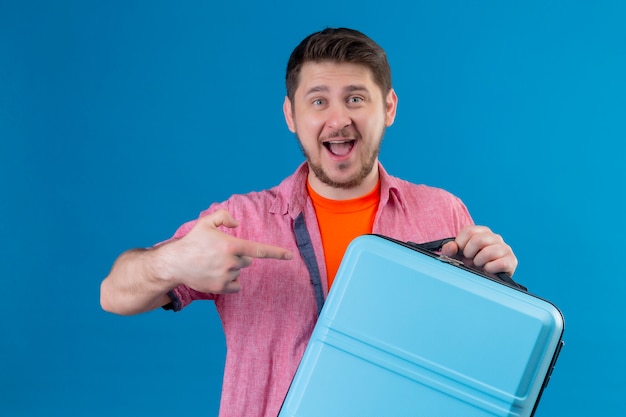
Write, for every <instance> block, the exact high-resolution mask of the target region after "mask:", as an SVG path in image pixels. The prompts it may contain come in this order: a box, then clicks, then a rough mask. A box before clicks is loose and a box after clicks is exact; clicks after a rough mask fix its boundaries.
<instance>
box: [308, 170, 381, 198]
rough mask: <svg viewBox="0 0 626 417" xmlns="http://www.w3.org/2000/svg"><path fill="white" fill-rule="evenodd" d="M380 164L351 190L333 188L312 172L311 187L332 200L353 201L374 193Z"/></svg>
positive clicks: (310, 177)
mask: <svg viewBox="0 0 626 417" xmlns="http://www.w3.org/2000/svg"><path fill="white" fill-rule="evenodd" d="M378 178H379V173H378V164H376V165H374V169H372V171H371V172H370V173H369V174H368V175H367V176H366V177H365V178H363V181H361V182H360V183H359V184H358V185H355V186H354V187H350V188H340V187H333V186H331V185H328V184H326V183H324V182H322V181H320V179H319V178H317V176H315V174H314V173H313V171H312V170H309V178H308V180H309V185H310V186H311V188H312V189H313V191H315V192H316V193H317V194H319V195H320V196H322V197H324V198H328V199H330V200H351V199H353V198H359V197H362V196H364V195H366V194H367V193H369V192H370V191H372V190H373V189H374V188H375V187H376V185H377V184H378Z"/></svg>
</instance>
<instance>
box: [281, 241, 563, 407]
mask: <svg viewBox="0 0 626 417" xmlns="http://www.w3.org/2000/svg"><path fill="white" fill-rule="evenodd" d="M563 329H564V322H563V316H562V314H561V312H560V311H559V310H558V308H557V307H556V306H554V305H553V304H551V303H550V302H548V301H546V300H543V299H540V298H538V297H536V296H533V295H531V294H529V293H527V292H524V291H521V290H519V289H515V288H512V287H511V286H508V285H505V284H503V283H500V282H497V281H495V280H493V279H489V278H488V277H487V276H483V275H481V274H479V273H476V272H475V271H471V270H468V269H467V268H465V267H464V266H458V265H454V264H450V263H446V262H442V261H441V260H440V259H439V258H438V256H437V255H435V254H433V253H431V252H428V251H423V250H419V249H416V248H413V247H411V246H410V245H407V244H403V243H401V242H398V241H394V240H392V239H389V238H385V237H383V236H378V235H365V236H360V237H358V238H356V239H355V240H353V241H352V243H351V244H350V245H349V247H348V249H347V251H346V253H345V255H344V258H343V260H342V263H341V265H340V267H339V270H338V272H337V276H336V277H335V280H334V283H333V288H332V291H331V292H330V293H329V296H328V299H327V300H326V303H325V304H324V307H323V309H322V311H321V314H320V317H319V320H318V323H317V324H316V327H315V329H314V331H313V334H312V337H311V340H310V342H309V344H308V346H307V349H306V351H305V353H304V356H303V358H302V361H301V363H300V366H299V367H298V370H297V372H296V375H295V377H294V379H293V381H292V385H291V387H290V389H289V392H288V394H287V396H286V398H285V401H284V403H283V406H282V409H281V412H280V414H279V416H280V417H292V416H294V417H295V416H297V417H319V416H325V417H332V416H337V417H339V416H341V417H346V416H359V417H364V416H394V417H397V416H425V417H437V416H441V417H452V416H459V417H485V416H507V417H512V416H525V417H526V416H531V415H532V414H533V413H534V410H535V408H536V405H537V403H538V401H539V398H540V396H541V394H542V392H543V388H544V387H545V385H546V384H547V381H548V379H549V376H550V374H551V372H552V369H553V367H554V363H555V362H556V358H557V356H558V352H559V350H560V348H561V346H562V344H563V342H562V334H563Z"/></svg>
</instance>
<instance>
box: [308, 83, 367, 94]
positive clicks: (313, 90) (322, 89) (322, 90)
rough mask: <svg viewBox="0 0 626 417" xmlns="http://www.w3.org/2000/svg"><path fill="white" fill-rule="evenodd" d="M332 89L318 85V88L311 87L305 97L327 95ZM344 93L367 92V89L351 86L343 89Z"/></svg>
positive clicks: (360, 86) (362, 86) (361, 86)
mask: <svg viewBox="0 0 626 417" xmlns="http://www.w3.org/2000/svg"><path fill="white" fill-rule="evenodd" d="M329 91H330V89H329V88H328V86H325V85H318V86H314V87H311V88H310V89H309V90H308V91H307V92H306V93H305V96H308V95H309V94H314V93H327V92H329ZM343 91H344V92H346V93H353V92H355V91H364V92H367V91H368V90H367V87H365V86H364V85H356V84H350V85H348V86H345V87H344V88H343Z"/></svg>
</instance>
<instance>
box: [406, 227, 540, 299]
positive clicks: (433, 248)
mask: <svg viewBox="0 0 626 417" xmlns="http://www.w3.org/2000/svg"><path fill="white" fill-rule="evenodd" d="M454 239H455V238H453V237H447V238H445V239H439V240H433V241H432V242H425V243H415V242H406V243H407V244H408V245H410V246H413V247H416V248H419V249H423V250H427V251H429V252H440V251H441V248H442V247H443V245H445V244H446V243H448V242H452V241H454ZM480 272H483V273H484V271H480ZM491 275H495V276H496V277H497V278H498V279H499V280H500V281H502V282H506V283H507V284H509V285H510V286H512V287H515V288H519V289H520V290H523V291H526V292H528V288H526V287H525V286H523V285H521V284H519V283H517V282H515V281H514V280H513V278H511V276H510V275H509V274H507V273H506V272H498V273H495V274H491Z"/></svg>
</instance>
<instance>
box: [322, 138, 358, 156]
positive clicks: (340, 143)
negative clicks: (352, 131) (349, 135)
mask: <svg viewBox="0 0 626 417" xmlns="http://www.w3.org/2000/svg"><path fill="white" fill-rule="evenodd" d="M355 143H356V140H355V139H344V140H329V141H326V142H323V143H322V144H323V145H324V147H325V148H326V149H328V151H329V152H330V153H331V154H333V155H334V156H346V155H348V154H349V153H350V151H351V150H352V148H354V144H355Z"/></svg>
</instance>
